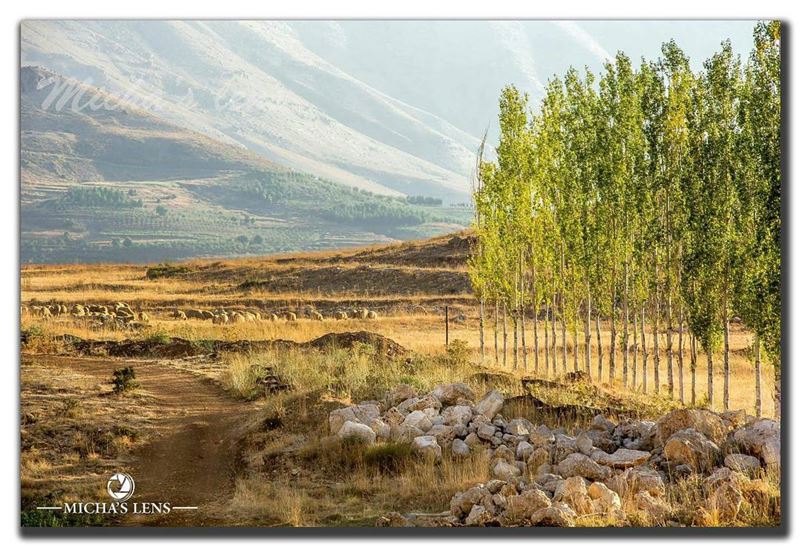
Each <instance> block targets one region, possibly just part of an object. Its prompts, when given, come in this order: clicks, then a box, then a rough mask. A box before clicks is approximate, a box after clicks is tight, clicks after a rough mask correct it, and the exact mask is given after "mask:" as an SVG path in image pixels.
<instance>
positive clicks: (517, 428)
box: [506, 418, 533, 437]
mask: <svg viewBox="0 0 800 547" xmlns="http://www.w3.org/2000/svg"><path fill="white" fill-rule="evenodd" d="M532 430H533V424H532V423H531V422H530V420H527V419H525V418H514V419H513V420H511V421H510V422H508V425H506V432H507V433H509V434H510V435H516V436H518V437H522V436H526V435H529V434H530V432H531V431H532Z"/></svg>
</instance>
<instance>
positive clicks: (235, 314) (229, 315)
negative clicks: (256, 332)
mask: <svg viewBox="0 0 800 547" xmlns="http://www.w3.org/2000/svg"><path fill="white" fill-rule="evenodd" d="M303 315H304V316H305V317H306V318H307V319H311V320H312V321H324V320H325V319H326V317H325V316H324V315H323V314H322V313H320V312H318V311H316V310H312V309H307V310H305V312H304V313H303ZM172 317H173V318H175V319H183V320H185V319H201V320H202V319H210V320H211V321H213V322H214V323H215V324H219V325H224V324H227V323H244V322H247V321H279V320H281V319H283V320H285V321H297V318H298V314H297V313H295V312H293V311H284V312H278V313H262V312H260V311H258V310H253V309H245V310H226V309H225V308H218V309H216V310H213V311H209V310H198V309H183V310H181V309H176V310H174V311H173V313H172ZM330 318H332V319H336V320H345V319H377V318H378V313H377V312H376V311H374V310H368V309H366V308H360V309H353V310H349V311H342V310H340V311H337V312H335V313H334V314H333V315H332V316H330Z"/></svg>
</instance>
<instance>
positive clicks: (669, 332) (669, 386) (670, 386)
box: [667, 293, 675, 399]
mask: <svg viewBox="0 0 800 547" xmlns="http://www.w3.org/2000/svg"><path fill="white" fill-rule="evenodd" d="M673 372H674V371H673V366H672V296H671V295H670V294H669V293H667V390H668V391H669V398H670V399H672V398H674V397H675V378H674V376H673Z"/></svg>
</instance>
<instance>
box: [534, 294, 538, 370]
mask: <svg viewBox="0 0 800 547" xmlns="http://www.w3.org/2000/svg"><path fill="white" fill-rule="evenodd" d="M533 372H534V374H536V375H537V376H538V375H539V302H538V301H537V300H536V297H535V296H534V304H533Z"/></svg>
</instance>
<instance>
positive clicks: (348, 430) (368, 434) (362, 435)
mask: <svg viewBox="0 0 800 547" xmlns="http://www.w3.org/2000/svg"><path fill="white" fill-rule="evenodd" d="M336 436H337V437H339V439H341V440H343V441H344V440H348V441H357V442H361V443H364V444H372V443H374V442H375V438H376V435H375V432H374V431H373V430H372V429H371V428H370V427H369V426H368V425H364V424H362V423H358V422H351V421H349V420H348V421H346V422H345V423H344V424H343V425H342V427H340V428H339V431H337V432H336Z"/></svg>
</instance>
